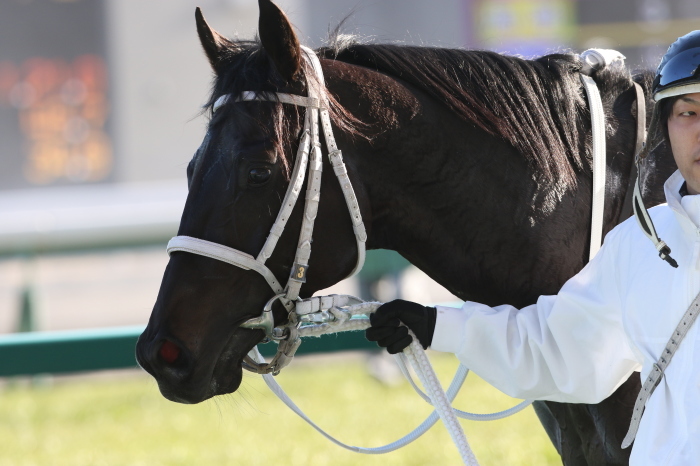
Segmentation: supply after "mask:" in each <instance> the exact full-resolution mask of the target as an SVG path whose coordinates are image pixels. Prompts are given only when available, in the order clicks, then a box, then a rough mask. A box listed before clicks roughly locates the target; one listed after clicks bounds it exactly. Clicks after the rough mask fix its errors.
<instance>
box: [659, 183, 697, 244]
mask: <svg viewBox="0 0 700 466" xmlns="http://www.w3.org/2000/svg"><path fill="white" fill-rule="evenodd" d="M683 183H685V180H684V179H683V176H682V175H681V172H680V171H679V170H676V171H675V172H674V173H673V175H671V176H670V177H669V179H668V180H666V183H664V194H665V195H666V202H667V203H668V206H669V207H670V208H671V210H672V211H673V213H674V214H675V215H676V219H677V220H678V223H680V224H681V227H683V230H684V231H685V232H686V233H687V234H691V235H693V236H695V235H696V232H697V231H698V228H699V227H700V195H698V196H693V195H688V196H681V194H680V189H681V187H682V186H683ZM682 199H685V200H682ZM694 219H695V220H694Z"/></svg>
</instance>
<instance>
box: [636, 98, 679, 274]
mask: <svg viewBox="0 0 700 466" xmlns="http://www.w3.org/2000/svg"><path fill="white" fill-rule="evenodd" d="M658 107H659V106H658V104H657V105H655V106H654V112H653V114H652V117H651V123H650V125H649V136H650V140H649V143H648V144H643V145H642V149H641V150H640V151H639V153H638V154H637V156H636V157H635V161H634V163H635V164H637V179H636V180H635V182H634V196H633V198H632V210H633V211H634V217H635V218H636V219H637V224H639V226H640V228H641V229H642V231H643V232H644V234H645V235H646V237H647V238H649V239H650V240H651V242H652V243H654V247H655V248H656V250H657V251H658V252H659V257H660V258H661V259H663V260H665V261H666V262H668V264H669V265H670V266H671V267H674V268H678V262H676V261H675V260H674V259H673V258H672V257H671V248H670V247H668V245H667V244H666V243H665V242H664V241H662V240H661V238H659V235H658V234H657V233H656V228H654V223H653V222H652V221H651V217H650V216H649V212H648V211H647V209H646V207H644V200H643V199H642V190H641V188H640V179H641V176H642V168H643V167H644V161H645V160H646V158H647V156H648V155H649V153H650V152H651V149H650V148H652V147H653V148H656V147H658V144H657V143H656V142H657V141H656V140H657V139H658V132H659V118H660V116H659V109H658Z"/></svg>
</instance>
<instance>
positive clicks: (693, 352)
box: [432, 172, 700, 466]
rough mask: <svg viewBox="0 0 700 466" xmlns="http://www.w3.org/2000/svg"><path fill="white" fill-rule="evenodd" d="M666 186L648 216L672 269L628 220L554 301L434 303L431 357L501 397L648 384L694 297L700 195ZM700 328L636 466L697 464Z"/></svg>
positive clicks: (597, 394)
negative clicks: (440, 354) (442, 358)
mask: <svg viewBox="0 0 700 466" xmlns="http://www.w3.org/2000/svg"><path fill="white" fill-rule="evenodd" d="M683 181H684V180H683V178H682V176H681V174H680V172H676V173H674V174H673V175H672V176H671V177H670V178H669V179H668V181H666V184H665V185H664V189H665V193H666V200H667V202H668V204H664V205H661V206H657V207H654V208H653V209H650V214H651V217H652V220H653V221H654V225H655V226H656V230H657V232H658V234H659V236H660V237H661V238H662V239H663V240H664V241H665V242H666V243H667V244H668V245H669V246H670V248H671V250H672V253H671V256H672V257H673V258H674V259H676V261H678V268H677V269H674V268H672V267H671V266H670V265H669V264H668V263H666V262H664V261H662V260H661V259H660V258H659V256H658V254H657V252H656V249H655V248H654V246H653V244H652V243H651V241H649V239H647V238H646V237H645V236H644V234H643V233H642V231H641V230H640V228H639V226H638V225H637V224H636V221H635V220H634V219H633V218H632V219H629V220H627V221H625V222H624V223H622V224H621V225H619V226H617V227H616V228H615V229H614V230H612V231H611V232H610V233H609V234H608V235H607V237H606V238H605V244H604V245H603V247H602V248H601V250H600V252H598V254H597V255H596V256H595V257H594V258H593V260H592V261H591V262H590V263H589V264H588V265H586V267H585V268H584V269H583V270H582V271H581V272H579V273H578V274H577V275H576V276H574V277H573V278H571V279H570V280H569V281H568V282H566V284H564V286H563V287H562V289H561V291H560V292H559V294H558V295H556V296H541V297H540V298H539V299H538V300H537V303H536V304H533V305H531V306H528V307H525V308H523V309H520V310H518V309H515V308H514V307H512V306H507V305H504V306H498V307H495V308H491V307H488V306H485V305H483V304H479V303H474V302H465V303H464V305H463V306H462V308H461V309H455V308H448V307H441V306H438V308H437V309H438V312H437V322H436V325H435V334H434V336H433V342H432V348H433V349H435V350H438V351H445V352H451V353H455V354H456V355H457V357H458V358H459V360H460V361H461V362H462V363H463V364H464V365H465V366H467V367H468V368H470V369H471V370H473V371H474V372H475V373H477V374H478V375H480V376H481V377H482V378H483V379H485V380H486V381H488V382H489V383H491V384H492V385H494V386H495V387H496V388H498V389H500V390H501V391H503V392H504V393H506V394H508V395H510V396H513V397H516V398H523V399H538V400H552V401H561V402H570V403H598V402H600V401H601V400H603V399H605V398H607V397H608V396H610V395H611V394H612V393H613V392H614V391H615V389H616V388H617V387H618V386H619V385H620V384H622V383H623V382H624V381H625V380H627V378H628V377H629V376H630V375H631V374H632V372H634V371H639V370H641V376H642V380H644V379H645V378H646V377H647V376H648V374H649V372H650V370H651V367H652V365H653V364H654V363H655V362H656V361H657V359H658V358H659V356H660V355H661V352H662V350H663V349H664V348H665V346H666V343H667V342H668V340H669V338H670V337H671V334H672V332H673V330H674V329H675V328H676V326H677V325H678V323H679V322H680V320H681V317H682V316H683V314H684V313H685V311H686V310H687V309H688V306H689V305H690V303H691V302H692V301H693V300H694V299H695V297H696V295H697V294H698V292H699V291H700V228H698V227H699V226H700V195H696V196H684V197H683V198H681V196H680V194H679V193H678V191H679V189H680V187H681V186H682V184H683ZM698 332H700V322H697V323H695V324H694V325H693V328H691V329H690V331H689V332H688V334H687V336H686V337H685V339H684V340H683V342H682V343H681V345H680V347H679V349H678V351H677V352H676V354H675V356H674V358H673V360H672V361H671V363H670V365H669V366H668V368H667V369H666V372H665V376H664V378H663V379H662V380H661V382H660V384H659V386H658V387H657V388H656V391H655V392H654V393H653V395H652V396H651V398H650V399H649V400H648V401H647V405H646V410H645V411H644V415H643V416H642V421H641V425H640V427H639V431H638V433H637V437H636V440H635V442H634V445H633V447H632V448H633V449H632V456H631V460H630V464H632V465H642V464H649V465H655V466H656V465H667V464H668V465H683V466H686V465H700V338H699V333H698Z"/></svg>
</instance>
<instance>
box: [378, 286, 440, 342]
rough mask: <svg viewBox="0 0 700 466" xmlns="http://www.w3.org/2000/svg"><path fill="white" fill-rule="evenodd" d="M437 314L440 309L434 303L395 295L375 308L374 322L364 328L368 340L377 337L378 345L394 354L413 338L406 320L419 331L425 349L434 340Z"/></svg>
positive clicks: (414, 329)
mask: <svg viewBox="0 0 700 466" xmlns="http://www.w3.org/2000/svg"><path fill="white" fill-rule="evenodd" d="M436 317H437V310H436V309H435V308H434V307H427V306H422V305H420V304H417V303H412V302H410V301H404V300H402V299H396V300H394V301H391V302H389V303H386V304H382V305H381V306H380V307H379V308H378V309H377V311H376V312H374V313H372V314H370V316H369V322H370V324H371V325H372V326H371V327H370V328H368V329H367V330H365V336H366V337H367V339H368V340H369V341H376V342H377V344H378V345H379V346H384V347H386V349H387V351H389V353H391V354H396V353H400V352H401V351H403V349H404V348H406V347H407V346H408V345H410V344H411V341H413V338H411V335H409V334H408V329H407V328H406V327H404V326H402V325H401V322H403V323H404V324H406V325H407V326H408V328H410V329H411V330H412V331H413V333H415V334H416V336H417V337H418V341H419V342H420V344H421V345H422V346H423V349H427V348H428V346H430V344H431V343H432V342H433V332H435V319H436Z"/></svg>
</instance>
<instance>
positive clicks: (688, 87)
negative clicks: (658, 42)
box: [652, 31, 700, 102]
mask: <svg viewBox="0 0 700 466" xmlns="http://www.w3.org/2000/svg"><path fill="white" fill-rule="evenodd" d="M693 92H700V31H693V32H690V33H688V34H686V35H684V36H683V37H679V38H678V40H676V41H675V42H674V43H673V44H671V46H670V47H669V48H668V51H667V52H666V55H664V57H663V58H662V59H661V63H660V64H659V67H658V68H657V69H656V78H655V79H654V84H653V85H652V93H653V95H654V100H655V101H657V102H658V101H659V100H661V99H665V98H667V97H673V96H677V95H681V94H690V93H693Z"/></svg>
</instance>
